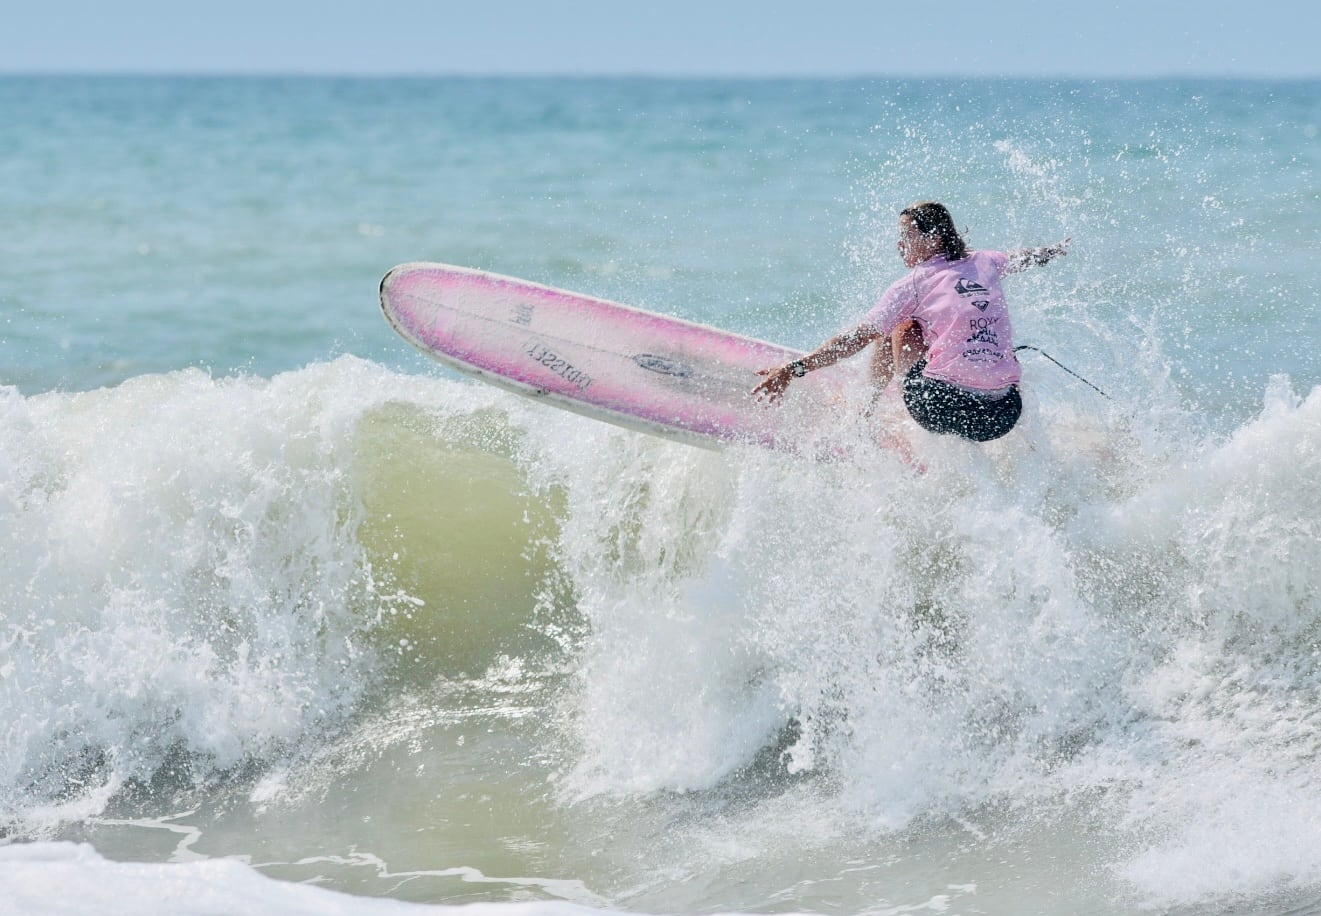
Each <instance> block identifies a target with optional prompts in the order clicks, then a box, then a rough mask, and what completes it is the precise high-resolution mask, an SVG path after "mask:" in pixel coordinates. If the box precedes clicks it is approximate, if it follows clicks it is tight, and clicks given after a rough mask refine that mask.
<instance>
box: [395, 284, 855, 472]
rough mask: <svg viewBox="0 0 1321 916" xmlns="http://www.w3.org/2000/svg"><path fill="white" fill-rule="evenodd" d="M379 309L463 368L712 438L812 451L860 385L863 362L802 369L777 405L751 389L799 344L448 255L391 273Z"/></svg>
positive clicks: (597, 412) (684, 437)
mask: <svg viewBox="0 0 1321 916" xmlns="http://www.w3.org/2000/svg"><path fill="white" fill-rule="evenodd" d="M381 309H382V310H383V311H384V313H385V318H386V320H387V321H389V322H390V324H391V326H392V327H393V328H394V329H395V331H397V332H398V333H399V334H400V335H401V336H402V337H403V338H404V339H405V340H407V341H408V342H409V343H411V344H413V345H414V346H415V347H417V348H418V349H420V350H421V351H422V352H424V353H427V354H428V355H430V356H432V357H434V358H435V359H437V360H439V361H440V362H442V363H445V364H446V365H448V366H451V367H453V368H454V369H457V370H459V371H460V372H464V373H467V374H469V375H473V376H476V377H477V378H480V379H482V380H483V381H487V382H491V383H493V384H496V385H500V386H503V387H505V388H508V389H511V390H513V391H516V392H518V393H520V394H524V395H529V396H532V397H535V398H539V399H541V400H544V401H547V402H548V403H550V404H553V405H554V406H556V407H561V408H564V409H567V410H572V411H576V412H577V413H581V414H585V415H586V416H589V417H594V418H596V419H599V420H605V421H608V422H611V423H617V424H619V425H621V426H626V427H629V428H632V429H637V430H641V431H643V432H648V433H652V434H655V435H658V436H663V437H665V438H668V439H675V440H678V441H681V442H687V443H690V444H693V445H701V446H705V447H708V448H718V447H720V446H721V445H722V444H725V443H731V442H750V443H756V444H759V445H764V446H768V447H771V448H787V449H791V450H794V451H803V450H805V448H804V446H807V445H808V440H814V439H816V438H817V435H816V434H819V433H820V432H821V430H822V427H823V424H826V423H828V421H829V419H830V415H832V414H835V413H836V412H837V411H838V409H839V405H840V403H841V400H842V397H843V394H842V393H843V391H844V389H845V388H846V387H852V386H853V385H855V384H856V379H854V378H853V377H854V376H855V375H856V370H849V369H848V368H846V367H845V366H843V365H836V366H832V367H830V368H828V369H824V370H820V371H817V372H813V373H811V374H810V375H808V376H806V377H805V378H801V379H795V380H794V382H793V384H792V386H791V387H790V391H789V392H788V394H787V395H786V396H785V398H784V400H783V401H782V402H781V403H780V404H776V405H770V404H767V403H766V402H764V401H762V400H759V399H757V398H754V397H753V396H752V393H751V392H752V389H753V388H754V387H755V386H756V385H757V383H758V382H759V381H761V377H760V376H758V374H757V370H759V369H768V368H774V367H776V366H781V365H783V364H784V363H786V362H788V361H790V360H792V359H794V358H795V357H797V356H799V355H801V354H800V353H798V352H797V351H795V350H790V349H787V348H785V347H781V346H777V345H775V344H771V343H766V342H765V341H760V340H754V339H752V338H750V337H743V336H740V335H737V334H731V333H729V332H726V331H721V330H718V329H716V328H710V327H705V326H703V325H699V324H693V323H691V322H688V321H683V320H681V319H678V318H671V317H667V316H665V315H658V314H654V313H651V312H645V311H642V310H641V309H635V308H629V307H628V306H624V305H619V304H617V303H614V302H608V301H606V300H603V299H596V298H592V297H590V296H582V295H578V294H576V293H570V292H565V291H563V290H558V289H552V288H550V287H546V286H541V285H538V284H536V283H529V282H526V281H523V280H516V279H513V278H511V277H503V276H499V275H497V274H491V273H486V272H483V271H479V270H471V269H467V268H463V267H451V266H449V265H446V264H429V263H413V264H401V265H400V266H398V267H395V268H394V269H393V270H391V271H390V272H389V273H388V274H386V275H385V278H384V279H383V280H382V281H381ZM814 431H815V434H814ZM819 446H820V443H819V442H816V443H815V444H814V445H811V446H810V449H811V450H812V451H817V450H818V449H819Z"/></svg>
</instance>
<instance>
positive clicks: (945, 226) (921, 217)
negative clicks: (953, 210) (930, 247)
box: [899, 200, 968, 261]
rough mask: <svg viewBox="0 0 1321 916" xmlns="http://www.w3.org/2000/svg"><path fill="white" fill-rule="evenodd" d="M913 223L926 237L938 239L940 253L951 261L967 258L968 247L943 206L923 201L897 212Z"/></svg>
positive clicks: (931, 201)
mask: <svg viewBox="0 0 1321 916" xmlns="http://www.w3.org/2000/svg"><path fill="white" fill-rule="evenodd" d="M899 215H900V216H906V217H908V218H909V219H911V220H912V221H913V225H914V226H915V227H916V228H917V231H918V232H920V233H922V234H923V235H926V236H935V237H936V238H938V239H940V248H941V251H943V252H944V253H945V257H947V258H948V259H949V260H951V261H961V260H962V259H964V258H966V257H967V256H968V246H967V245H965V244H964V243H963V236H961V235H959V230H958V229H955V228H954V217H952V216H950V215H949V210H947V209H945V205H944V204H938V203H936V202H935V201H934V200H924V201H921V202H919V203H915V204H913V205H912V206H911V207H905V208H904V209H902V210H900V211H899Z"/></svg>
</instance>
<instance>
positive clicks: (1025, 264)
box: [1005, 238, 1073, 274]
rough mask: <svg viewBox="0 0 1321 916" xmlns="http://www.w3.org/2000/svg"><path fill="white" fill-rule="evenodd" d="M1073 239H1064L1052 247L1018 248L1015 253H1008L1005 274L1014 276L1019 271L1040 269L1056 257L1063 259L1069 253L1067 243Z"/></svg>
mask: <svg viewBox="0 0 1321 916" xmlns="http://www.w3.org/2000/svg"><path fill="white" fill-rule="evenodd" d="M1072 241H1073V239H1071V238H1066V239H1065V240H1064V241H1062V242H1056V243H1055V244H1054V245H1046V246H1044V247H1042V248H1019V249H1018V250H1017V251H1011V252H1009V263H1008V264H1007V265H1005V273H1007V274H1016V273H1018V272H1019V271H1020V270H1027V269H1028V268H1029V267H1040V266H1041V265H1043V264H1048V263H1050V262H1051V261H1052V260H1054V259H1055V258H1058V257H1063V256H1064V255H1066V254H1068V253H1069V243H1070V242H1072Z"/></svg>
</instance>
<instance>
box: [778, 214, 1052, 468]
mask: <svg viewBox="0 0 1321 916" xmlns="http://www.w3.org/2000/svg"><path fill="white" fill-rule="evenodd" d="M1068 245H1069V240H1068V239H1067V238H1066V239H1065V240H1064V241H1063V242H1060V243H1058V244H1055V245H1048V246H1046V247H1044V248H1023V249H1019V250H1016V251H1008V252H1004V251H969V250H968V248H967V246H966V245H965V244H964V241H963V238H962V237H961V236H960V235H959V232H958V230H957V229H956V228H955V226H954V220H953V218H951V217H950V214H949V210H947V209H946V208H945V206H944V205H943V204H939V203H936V202H935V201H923V202H921V203H916V204H913V205H912V206H911V207H906V208H905V209H904V210H903V211H902V212H900V214H899V243H898V248H899V256H900V257H902V258H903V260H904V264H905V265H907V266H908V267H909V268H910V270H909V272H908V274H907V276H905V277H903V278H902V279H900V280H898V281H896V282H895V283H894V284H893V285H891V286H890V288H889V289H887V290H886V291H885V292H884V294H882V296H881V298H880V300H879V301H878V302H877V303H876V305H875V306H874V307H873V308H872V309H871V311H869V312H867V314H866V315H865V316H864V317H863V320H862V323H861V324H859V325H858V326H857V327H856V328H854V329H852V330H850V331H845V332H844V333H842V334H839V335H837V336H835V337H832V338H831V339H830V340H828V341H826V342H825V343H824V344H822V345H821V346H820V347H818V348H817V349H816V350H814V351H812V352H811V353H809V354H807V355H806V356H804V357H803V358H802V359H796V360H794V361H793V362H791V363H788V364H786V365H784V366H781V367H779V368H778V369H763V370H762V371H761V372H760V373H759V374H760V375H764V376H766V378H765V380H763V381H762V382H761V384H759V385H758V386H757V387H756V388H755V389H753V393H754V394H755V395H757V396H758V397H765V398H767V399H768V400H770V401H772V402H774V401H778V400H779V399H780V397H781V396H782V395H783V394H784V392H785V390H786V389H787V388H788V387H789V383H790V382H791V381H792V380H793V379H795V378H802V377H803V376H804V375H806V374H807V373H809V372H811V371H813V370H815V369H822V368H825V367H826V366H829V365H832V364H834V363H837V362H839V361H840V360H841V359H846V358H848V357H850V356H853V355H854V354H856V353H859V352H861V351H862V350H863V349H864V348H866V347H867V345H868V344H871V343H873V342H875V341H879V343H877V346H876V348H875V352H874V354H873V356H872V361H871V377H872V385H873V394H872V398H873V403H874V402H875V399H876V398H879V397H880V394H881V392H882V391H884V390H885V388H886V386H887V385H889V384H890V382H891V380H892V379H894V378H895V377H896V376H899V377H901V378H902V381H901V383H900V384H901V389H902V393H903V399H904V405H905V406H906V407H907V408H908V412H909V414H911V415H912V417H913V419H914V420H916V421H917V423H918V425H920V426H921V427H923V428H924V429H927V430H930V431H931V432H934V433H946V434H953V435H957V436H962V437H963V438H965V439H970V440H972V441H974V442H989V441H990V440H992V439H998V438H1000V437H1001V436H1003V435H1004V434H1005V433H1007V432H1009V431H1010V430H1011V429H1013V428H1014V424H1015V423H1017V422H1018V417H1019V415H1020V414H1021V413H1022V410H1023V401H1022V398H1021V396H1020V395H1019V390H1018V383H1019V380H1020V373H1019V366H1018V360H1017V358H1016V357H1015V356H1014V335H1013V328H1012V325H1011V323H1010V320H1009V310H1008V307H1007V305H1006V304H1005V298H1004V293H1003V292H1002V291H1001V289H1000V279H1001V278H1002V277H1003V276H1005V275H1006V274H1011V273H1016V272H1017V271H1020V270H1025V269H1027V268H1028V267H1032V266H1035V265H1040V264H1045V263H1047V262H1048V261H1050V260H1051V259H1053V258H1056V257H1059V256H1060V255H1064V254H1067V253H1068Z"/></svg>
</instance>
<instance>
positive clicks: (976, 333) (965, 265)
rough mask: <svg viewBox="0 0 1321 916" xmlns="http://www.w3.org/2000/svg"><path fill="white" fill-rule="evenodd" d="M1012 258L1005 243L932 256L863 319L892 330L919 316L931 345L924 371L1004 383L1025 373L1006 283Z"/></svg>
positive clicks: (947, 378) (977, 384) (994, 385)
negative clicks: (955, 256)
mask: <svg viewBox="0 0 1321 916" xmlns="http://www.w3.org/2000/svg"><path fill="white" fill-rule="evenodd" d="M1008 263H1009V256H1008V255H1007V254H1005V253H1004V252H1003V251H970V252H968V256H967V257H965V258H963V259H961V260H958V261H950V260H947V259H946V258H945V256H944V255H943V254H941V255H936V256H935V257H932V258H928V259H927V260H925V261H923V262H922V263H921V264H918V265H917V266H916V267H914V268H913V269H912V270H911V271H909V273H908V275H907V276H906V277H903V278H902V279H900V280H898V281H897V282H895V283H894V284H893V285H892V286H891V287H890V288H889V289H887V290H886V291H885V292H884V293H883V294H882V295H881V298H880V301H878V302H877V303H876V305H875V306H873V307H872V309H871V311H869V312H868V313H867V315H866V317H865V318H864V319H863V320H864V321H865V322H867V323H869V324H871V325H873V326H875V327H876V328H878V329H879V330H880V331H881V333H883V334H884V335H885V336H886V337H887V338H888V337H889V336H890V334H891V333H892V332H893V331H894V329H895V328H896V327H897V326H898V325H899V324H900V323H901V322H903V321H907V320H908V319H913V320H915V321H916V322H917V323H918V325H919V326H920V327H921V328H922V338H923V339H924V340H925V341H926V345H927V356H926V360H927V365H926V369H925V370H923V372H922V374H923V375H925V376H926V377H927V378H933V379H938V380H940V381H943V382H949V383H951V384H953V385H958V386H959V387H961V388H969V389H972V390H974V391H1000V390H1003V389H1005V388H1008V387H1009V386H1010V385H1014V384H1016V383H1017V382H1018V381H1019V379H1020V377H1021V376H1020V372H1019V368H1018V360H1017V359H1015V358H1014V332H1013V328H1012V327H1011V325H1010V322H1009V309H1008V307H1007V306H1006V305H1005V298H1004V293H1003V292H1001V290H1000V278H1001V277H1003V276H1004V275H1005V272H1006V267H1007V266H1008Z"/></svg>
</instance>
